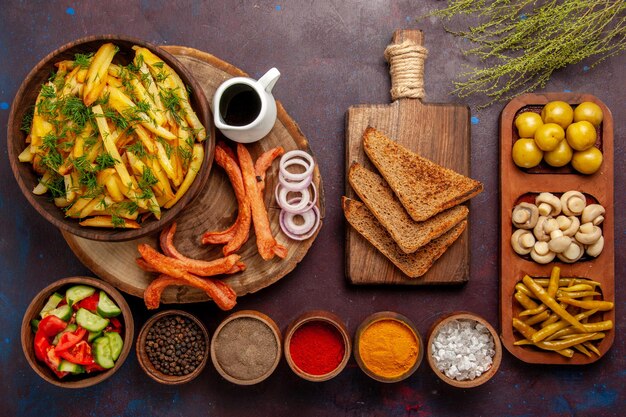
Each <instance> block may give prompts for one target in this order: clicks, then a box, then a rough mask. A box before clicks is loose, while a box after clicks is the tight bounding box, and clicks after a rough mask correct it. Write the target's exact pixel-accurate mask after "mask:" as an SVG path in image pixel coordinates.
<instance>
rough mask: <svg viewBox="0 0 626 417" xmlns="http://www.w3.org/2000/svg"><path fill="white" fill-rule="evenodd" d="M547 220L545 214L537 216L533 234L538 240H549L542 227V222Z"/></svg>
mask: <svg viewBox="0 0 626 417" xmlns="http://www.w3.org/2000/svg"><path fill="white" fill-rule="evenodd" d="M547 220H548V218H547V217H546V216H539V218H538V219H537V224H536V225H535V227H534V228H533V234H534V235H535V238H536V239H537V240H538V241H540V242H547V241H548V240H550V236H549V235H548V234H547V233H546V230H545V229H544V224H545V222H546V221H547Z"/></svg>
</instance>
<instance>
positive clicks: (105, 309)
mask: <svg viewBox="0 0 626 417" xmlns="http://www.w3.org/2000/svg"><path fill="white" fill-rule="evenodd" d="M79 316H80V317H79ZM100 327H102V329H100ZM96 330H99V331H96ZM133 333H134V322H133V316H132V313H131V311H130V308H129V306H128V304H127V303H126V300H125V299H124V297H123V296H122V294H120V293H119V291H117V290H116V289H115V288H114V287H113V286H111V285H110V284H107V283H106V282H104V281H101V280H99V279H96V278H91V277H83V276H79V277H70V278H63V279H60V280H58V281H55V282H53V283H52V284H50V285H48V286H47V287H46V288H44V289H43V290H41V291H40V292H39V293H38V294H37V295H36V296H35V298H34V299H33V301H32V302H31V303H30V305H29V306H28V308H27V309H26V313H24V318H23V320H22V329H21V341H22V350H23V351H24V355H25V356H26V360H27V361H28V364H29V365H30V366H31V368H33V370H34V371H35V372H36V373H37V374H38V375H39V376H40V377H42V378H43V379H44V380H46V381H47V382H49V383H51V384H53V385H57V386H59V387H63V388H85V387H90V386H92V385H95V384H98V383H99V382H102V381H104V380H105V379H107V378H109V377H110V376H111V375H113V374H114V373H115V372H117V370H118V369H119V368H120V367H121V366H122V364H123V363H124V361H125V360H126V358H127V357H128V354H129V352H130V349H131V346H132V341H133ZM109 355H111V356H109Z"/></svg>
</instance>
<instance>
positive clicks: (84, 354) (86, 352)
mask: <svg viewBox="0 0 626 417" xmlns="http://www.w3.org/2000/svg"><path fill="white" fill-rule="evenodd" d="M59 356H60V357H62V358H63V359H65V360H66V361H69V362H72V363H75V364H77V365H91V364H92V363H94V360H93V356H92V355H91V346H89V343H87V342H85V341H84V340H82V341H80V342H78V343H77V344H76V345H74V346H72V347H71V348H69V349H68V350H64V351H61V352H60V353H59Z"/></svg>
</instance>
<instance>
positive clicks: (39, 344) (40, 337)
mask: <svg viewBox="0 0 626 417" xmlns="http://www.w3.org/2000/svg"><path fill="white" fill-rule="evenodd" d="M34 347H35V356H36V357H37V359H39V360H40V361H42V362H45V361H46V357H47V356H48V348H49V347H51V346H50V342H49V341H48V339H47V338H46V336H45V335H44V334H43V332H42V331H39V330H37V333H35V340H34Z"/></svg>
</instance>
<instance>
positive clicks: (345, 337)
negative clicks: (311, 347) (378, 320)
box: [284, 310, 351, 382]
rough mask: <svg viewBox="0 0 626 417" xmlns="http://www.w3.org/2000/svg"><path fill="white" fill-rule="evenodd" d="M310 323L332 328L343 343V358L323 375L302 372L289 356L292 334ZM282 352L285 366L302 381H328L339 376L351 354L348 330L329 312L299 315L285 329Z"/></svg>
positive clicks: (314, 311) (310, 312)
mask: <svg viewBox="0 0 626 417" xmlns="http://www.w3.org/2000/svg"><path fill="white" fill-rule="evenodd" d="M312 323H323V324H327V325H329V326H332V328H333V329H334V330H336V332H337V334H338V335H339V336H340V337H341V340H342V342H343V349H344V353H343V358H342V359H341V361H340V362H339V363H338V364H337V366H336V367H335V368H334V369H333V370H331V371H330V372H327V373H325V374H318V375H315V374H311V373H308V372H305V371H303V370H302V369H300V368H299V367H298V365H297V364H296V361H294V359H293V357H292V355H291V340H292V337H293V335H294V333H295V332H296V331H297V330H298V329H300V328H302V326H304V325H305V324H312ZM284 351H285V359H286V360H287V364H289V367H290V368H291V370H292V371H293V372H294V373H295V374H296V375H298V376H299V377H301V378H303V379H306V380H307V381H312V382H322V381H328V380H329V379H332V378H334V377H336V376H337V375H339V374H340V373H341V371H343V369H344V368H345V367H346V365H347V364H348V360H349V359H350V354H351V342H350V336H349V334H348V329H347V328H346V326H345V324H344V323H343V321H342V320H341V319H340V318H339V317H338V316H337V315H335V314H333V313H331V312H329V311H324V310H313V311H309V312H306V313H304V314H302V315H300V316H299V317H298V318H296V319H295V320H294V321H293V322H292V323H291V324H290V325H289V327H288V328H287V332H286V333H285V343H284Z"/></svg>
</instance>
